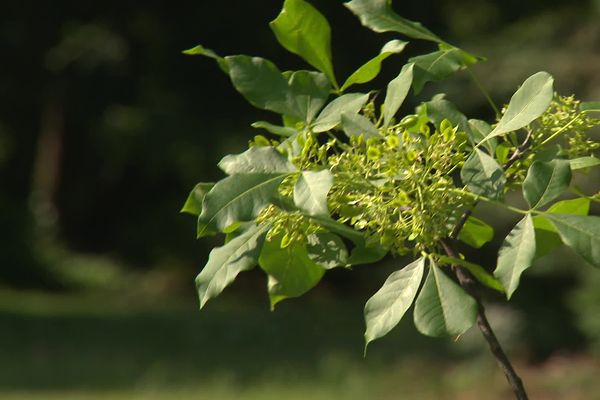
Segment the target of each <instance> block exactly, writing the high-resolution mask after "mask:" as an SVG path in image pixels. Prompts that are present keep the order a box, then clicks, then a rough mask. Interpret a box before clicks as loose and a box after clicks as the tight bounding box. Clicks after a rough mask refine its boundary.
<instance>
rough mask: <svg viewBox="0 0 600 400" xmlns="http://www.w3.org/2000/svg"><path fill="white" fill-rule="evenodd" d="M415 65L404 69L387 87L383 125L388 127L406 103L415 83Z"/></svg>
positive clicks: (407, 65) (406, 66)
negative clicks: (412, 84) (405, 100)
mask: <svg viewBox="0 0 600 400" xmlns="http://www.w3.org/2000/svg"><path fill="white" fill-rule="evenodd" d="M413 68H414V65H413V64H406V65H405V66H404V67H402V70H401V71H400V74H398V76H397V77H396V78H394V79H393V80H392V81H390V83H389V84H388V85H387V91H386V92H385V101H384V102H383V125H384V126H386V127H387V126H388V125H389V123H390V121H391V120H392V118H394V115H396V113H397V112H398V109H399V108H400V106H401V105H402V103H403V102H404V99H405V98H406V95H407V94H408V91H409V90H410V85H411V83H412V81H413Z"/></svg>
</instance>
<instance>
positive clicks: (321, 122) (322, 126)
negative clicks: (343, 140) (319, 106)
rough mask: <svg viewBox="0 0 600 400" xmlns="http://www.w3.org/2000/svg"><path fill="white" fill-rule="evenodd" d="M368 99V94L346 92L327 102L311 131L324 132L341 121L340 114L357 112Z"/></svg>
mask: <svg viewBox="0 0 600 400" xmlns="http://www.w3.org/2000/svg"><path fill="white" fill-rule="evenodd" d="M368 100H369V94H363V93H348V94H344V95H342V96H340V97H338V98H336V99H335V100H333V101H332V102H331V103H329V104H327V106H325V108H324V109H323V110H322V111H321V113H320V114H319V116H318V117H317V119H316V120H315V122H314V125H313V129H312V130H313V132H325V131H328V130H330V129H333V128H335V127H337V126H338V125H339V124H340V123H341V122H342V114H344V113H347V114H358V112H359V111H360V110H361V109H362V108H363V106H364V105H365V103H366V102H367V101H368Z"/></svg>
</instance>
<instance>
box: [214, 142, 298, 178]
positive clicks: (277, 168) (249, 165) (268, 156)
mask: <svg viewBox="0 0 600 400" xmlns="http://www.w3.org/2000/svg"><path fill="white" fill-rule="evenodd" d="M219 168H221V170H222V171H223V172H225V173H226V174H227V175H234V174H252V173H286V172H294V171H297V170H298V168H296V166H295V165H294V164H292V163H291V162H290V161H289V160H288V159H287V158H286V157H285V156H284V155H282V154H281V153H280V152H278V151H277V150H275V148H273V147H270V146H265V147H251V148H249V149H248V150H246V151H245V152H243V153H241V154H230V155H227V156H225V157H223V159H222V160H221V161H220V162H219Z"/></svg>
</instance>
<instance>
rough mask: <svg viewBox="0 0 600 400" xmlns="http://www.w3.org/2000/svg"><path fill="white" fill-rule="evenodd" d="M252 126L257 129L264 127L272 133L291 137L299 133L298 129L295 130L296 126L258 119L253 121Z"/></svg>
mask: <svg viewBox="0 0 600 400" xmlns="http://www.w3.org/2000/svg"><path fill="white" fill-rule="evenodd" d="M250 126H252V127H253V128H257V129H264V130H266V131H267V132H270V133H273V134H275V135H279V136H284V137H290V136H293V135H295V134H297V133H298V131H297V130H295V129H294V128H289V127H287V126H279V125H274V124H271V123H270V122H267V121H256V122H253V123H252V125H250Z"/></svg>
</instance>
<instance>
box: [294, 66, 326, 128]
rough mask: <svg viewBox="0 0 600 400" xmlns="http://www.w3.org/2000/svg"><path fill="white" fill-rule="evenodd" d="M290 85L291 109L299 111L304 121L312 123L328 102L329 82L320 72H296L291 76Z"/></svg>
mask: <svg viewBox="0 0 600 400" xmlns="http://www.w3.org/2000/svg"><path fill="white" fill-rule="evenodd" d="M288 85H289V87H290V91H291V95H290V96H289V101H290V103H291V108H292V109H294V110H297V111H298V113H299V115H300V116H301V118H302V120H303V121H305V122H307V123H310V122H312V120H313V119H314V118H315V116H316V115H317V113H318V112H319V110H320V109H321V108H322V107H323V106H324V105H325V103H326V102H327V98H328V97H329V92H330V90H331V85H330V84H329V81H327V78H326V77H325V75H323V74H322V73H320V72H314V71H295V72H293V73H292V74H291V75H290V77H289V81H288ZM292 115H294V114H292Z"/></svg>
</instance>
